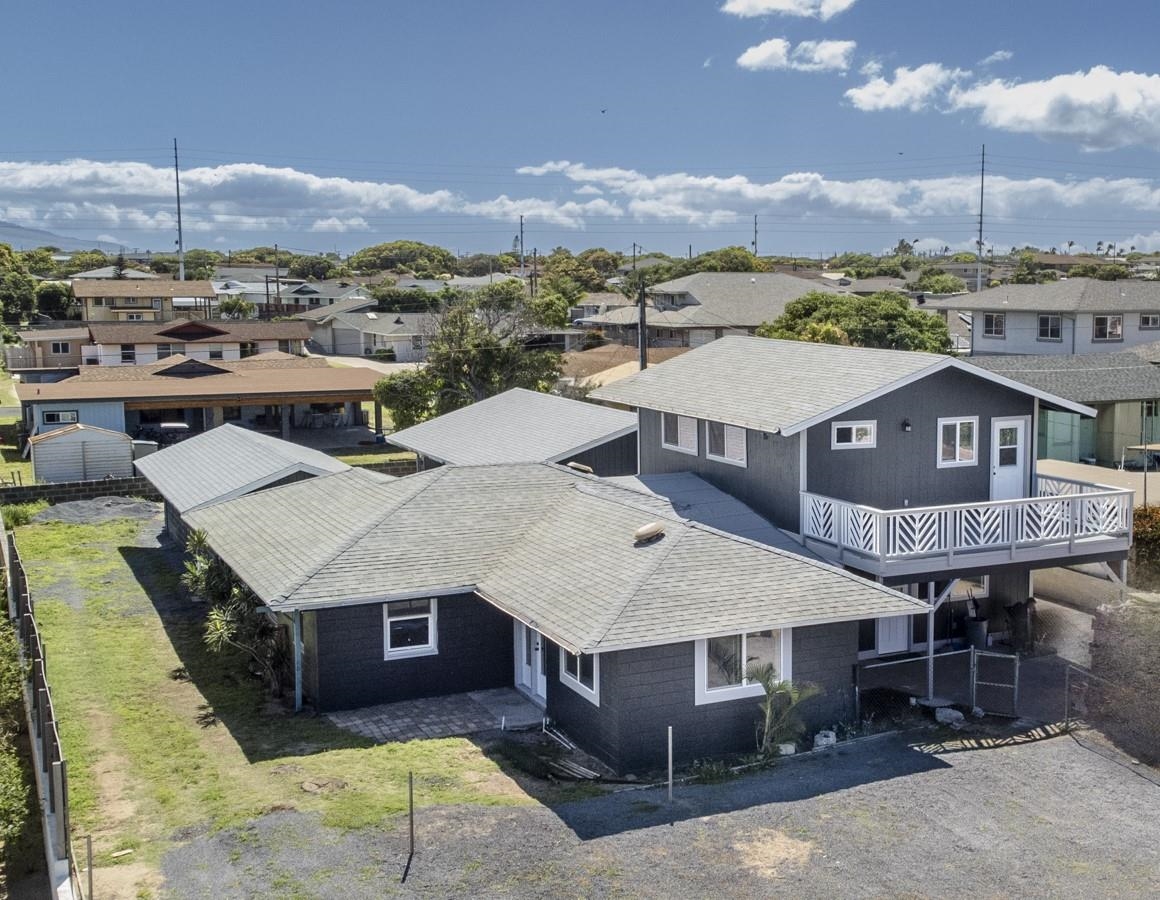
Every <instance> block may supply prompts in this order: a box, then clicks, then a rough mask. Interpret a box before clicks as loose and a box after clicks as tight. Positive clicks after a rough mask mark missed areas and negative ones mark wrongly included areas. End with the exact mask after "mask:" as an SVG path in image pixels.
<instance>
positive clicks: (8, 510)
mask: <svg viewBox="0 0 1160 900" xmlns="http://www.w3.org/2000/svg"><path fill="white" fill-rule="evenodd" d="M47 507H48V501H47V500H31V501H29V502H28V503H9V504H8V505H6V506H3V507H0V511H2V512H3V515H4V527H5V528H7V529H9V530H11V529H13V528H17V527H19V526H21V525H27V524H28V523H29V522H31V521H32V517H33V516H35V515H36V514H37V513H38V512H40V511H41V510H42V509H46V508H47Z"/></svg>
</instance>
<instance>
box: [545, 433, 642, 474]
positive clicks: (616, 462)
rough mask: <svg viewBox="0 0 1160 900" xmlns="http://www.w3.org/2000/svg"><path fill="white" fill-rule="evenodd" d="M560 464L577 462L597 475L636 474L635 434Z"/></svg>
mask: <svg viewBox="0 0 1160 900" xmlns="http://www.w3.org/2000/svg"><path fill="white" fill-rule="evenodd" d="M561 462H565V463H568V462H578V463H581V464H583V465H585V466H589V467H590V468H591V469H592V471H593V472H595V473H596V474H597V475H603V476H608V477H611V476H613V475H635V474H636V433H635V432H634V433H633V434H626V435H624V436H623V437H618V438H616V440H612V441H608V442H607V443H605V444H601V445H600V446H599V447H593V448H592V449H591V450H585V451H584V452H583V453H578V454H576V455H575V456H569V457H568V458H567V459H564V460H561Z"/></svg>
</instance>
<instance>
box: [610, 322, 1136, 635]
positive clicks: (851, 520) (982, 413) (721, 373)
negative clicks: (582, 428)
mask: <svg viewBox="0 0 1160 900" xmlns="http://www.w3.org/2000/svg"><path fill="white" fill-rule="evenodd" d="M592 396H593V397H594V398H596V399H599V400H604V401H608V402H613V403H618V404H623V405H626V406H630V407H635V408H637V409H638V410H639V427H638V441H639V448H640V451H639V452H640V472H641V474H642V475H648V474H651V473H658V472H678V471H690V472H695V473H697V474H698V475H700V476H701V477H702V478H704V479H705V480H706V481H709V482H711V483H712V484H713V485H714V486H716V487H717V488H719V489H721V490H724V491H727V492H728V493H730V494H733V495H734V496H736V497H737V498H738V499H740V500H742V501H744V502H745V503H746V504H748V505H749V506H750V507H752V508H753V509H755V510H756V511H758V512H759V513H761V514H762V515H764V516H766V517H767V518H768V519H770V520H771V521H772V522H773V523H774V524H776V525H778V526H779V527H781V528H783V529H785V530H787V531H789V532H791V533H793V534H795V535H796V536H797V538H798V540H799V541H800V542H801V543H802V544H803V545H804V546H805V547H806V548H808V549H809V550H811V551H813V552H815V553H817V554H819V555H820V556H822V557H824V558H826V559H828V560H830V561H832V562H834V563H836V564H839V565H842V566H845V567H846V568H848V569H851V570H853V571H856V572H858V573H860V574H862V575H864V576H866V577H868V578H872V579H875V580H877V581H880V582H883V583H886V584H889V585H891V586H895V587H899V588H902V589H906V590H908V591H910V592H911V593H912V594H914V595H915V596H918V597H920V598H922V599H925V600H927V601H929V602H930V604H931V606H932V607H933V608H936V609H938V613H939V614H938V615H937V616H935V615H934V614H933V610H932V615H931V622H930V623H925V622H920V621H915V622H914V623H906V622H898V623H878V624H875V623H870V626H869V627H868V629H867V630H866V631H865V632H864V633H863V634H861V635H860V637H859V647H860V651H861V652H862V653H863V654H864V655H873V654H883V653H888V652H902V651H907V650H914V649H918V648H919V647H921V646H924V645H925V644H926V634H927V631H928V624H929V625H930V626H932V627H933V629H934V636H935V641H936V643H937V642H938V641H947V640H950V639H951V637H952V632H954V631H956V630H958V631H960V632H961V631H962V630H963V628H964V625H963V619H964V618H965V616H966V608H965V607H964V606H963V605H962V604H961V603H959V604H957V605H956V601H959V600H965V599H967V595H968V594H970V595H971V596H972V598H973V599H974V600H975V601H976V602H977V603H978V604H979V608H978V609H976V610H975V611H976V612H979V613H981V614H982V615H985V616H988V617H989V619H990V624H989V627H990V630H991V631H992V632H1003V631H1005V630H1007V625H1006V621H1005V616H1004V614H1003V610H1004V609H1005V608H1006V607H1009V606H1011V605H1013V604H1015V603H1019V602H1022V601H1025V600H1026V599H1027V598H1028V597H1029V596H1030V592H1031V573H1032V572H1033V570H1035V569H1037V568H1044V567H1050V566H1058V565H1062V564H1071V563H1078V562H1096V563H1105V564H1118V565H1119V567H1118V568H1117V569H1116V570H1115V571H1114V572H1113V574H1115V575H1116V576H1117V577H1122V574H1123V573H1122V564H1123V561H1124V560H1125V559H1126V554H1127V551H1128V548H1129V546H1130V544H1131V527H1132V492H1131V491H1123V490H1117V489H1110V488H1105V487H1102V486H1100V485H1096V484H1086V483H1080V482H1075V481H1065V480H1062V479H1057V478H1045V477H1040V476H1039V475H1038V473H1037V472H1036V457H1037V453H1036V447H1035V442H1036V428H1035V423H1036V421H1037V419H1038V412H1039V410H1040V409H1044V408H1047V409H1055V410H1060V411H1065V412H1070V413H1076V414H1078V415H1081V416H1092V415H1094V413H1095V410H1093V409H1091V408H1090V407H1087V406H1084V405H1082V404H1078V403H1074V402H1072V401H1069V400H1066V399H1064V398H1062V397H1058V396H1055V395H1053V394H1050V393H1048V392H1046V391H1043V390H1039V389H1036V388H1033V387H1030V386H1027V385H1024V384H1022V383H1019V382H1017V381H1014V380H1011V379H1009V378H1006V377H1004V376H1002V375H999V374H997V373H994V372H989V371H986V370H984V369H980V368H978V367H976V366H971V365H970V364H969V363H966V362H963V361H961V360H959V359H956V358H954V357H951V356H941V355H935V354H927V353H909V352H902V351H892V350H871V349H863V348H855V347H841V346H831V345H826V344H811V343H804V342H796V341H774V340H766V339H763V338H752V337H728V338H723V339H721V340H719V341H715V342H713V343H712V344H709V345H707V346H704V347H700V348H697V349H696V350H693V351H691V352H689V353H686V354H684V355H682V356H680V357H677V358H676V359H673V360H670V361H668V362H665V363H663V364H661V365H659V366H655V367H653V368H650V369H647V370H645V371H644V372H641V373H639V374H637V375H634V376H631V377H629V378H626V379H624V380H623V381H618V382H615V383H613V384H610V385H606V386H604V387H601V388H599V389H597V390H596V391H594V392H593V395H592Z"/></svg>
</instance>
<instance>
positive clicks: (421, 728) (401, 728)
mask: <svg viewBox="0 0 1160 900" xmlns="http://www.w3.org/2000/svg"><path fill="white" fill-rule="evenodd" d="M543 715H544V714H543V711H542V710H541V709H540V708H539V707H537V706H535V705H534V704H533V703H531V702H530V701H528V700H526V699H524V697H523V696H521V695H520V694H519V693H518V692H517V691H515V690H512V689H511V688H498V689H496V690H489V691H473V692H471V693H470V694H451V695H450V696H447V697H428V698H426V699H423V700H404V701H402V702H399V703H382V704H379V705H378V706H364V707H363V708H361V709H352V710H344V711H342V712H333V713H327V714H326V718H327V719H329V720H330V721H331V722H333V723H334V724H335V725H337V726H338V727H339V728H345V729H346V730H347V731H353V732H354V733H355V734H359V735H362V736H363V737H366V738H370V739H371V740H373V741H379V742H380V743H387V742H390V741H411V740H422V739H423V738H440V737H452V736H454V735H462V734H474V733H475V732H478V731H492V730H498V729H499V728H500V726H501V725H504V726H506V727H507V728H528V727H531V726H533V725H539V724H540V722H541V721H542V719H543Z"/></svg>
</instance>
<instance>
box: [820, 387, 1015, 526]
mask: <svg viewBox="0 0 1160 900" xmlns="http://www.w3.org/2000/svg"><path fill="white" fill-rule="evenodd" d="M1034 404H1035V401H1034V399H1033V398H1031V397H1029V396H1027V395H1025V394H1021V393H1019V392H1018V391H1013V390H1011V389H1010V388H1005V387H1002V386H1000V385H996V384H994V383H992V382H989V381H985V380H983V379H981V378H977V377H975V376H972V375H970V374H968V373H966V372H959V371H957V370H944V371H942V372H938V373H936V374H934V375H931V376H930V377H928V378H924V379H922V380H921V381H917V382H915V383H914V384H911V385H908V386H906V387H904V388H900V389H898V390H896V391H892V392H891V393H889V394H887V395H886V396H884V397H879V398H878V399H877V400H872V401H870V402H869V403H865V404H863V405H862V406H859V407H856V408H855V409H852V410H850V411H848V412H845V413H842V414H841V415H840V416H835V417H834V418H833V419H830V420H828V421H826V422H821V423H819V424H818V425H815V426H814V427H812V428H810V429H809V431H808V444H807V458H806V468H807V472H808V478H807V482H806V485H807V490H809V491H810V492H811V493H814V494H823V495H825V496H827V497H837V498H839V499H842V500H849V501H851V502H854V503H861V504H865V505H867V506H875V507H878V508H879V509H898V508H901V507H903V506H905V505H910V506H937V505H941V504H947V503H968V502H972V501H979V500H989V499H990V497H991V465H990V463H991V419H992V418H1003V417H1008V416H1032V414H1033V412H1034ZM955 416H964V417H965V416H978V417H979V441H978V454H979V461H978V464H977V465H974V466H961V467H957V468H949V469H940V468H938V465H937V456H936V453H937V450H938V441H939V435H938V420H939V419H940V418H949V417H955ZM863 419H873V420H875V421H877V423H878V445H877V446H876V447H873V448H870V449H850V450H831V449H830V425H831V423H832V422H834V421H842V422H846V421H857V420H863ZM904 419H909V420H910V423H911V427H912V429H913V430H912V431H909V432H905V431H903V430H902V421H903V420H904ZM1029 428H1030V429H1034V428H1035V421H1034V418H1032V420H1031V423H1030V427H1029ZM1033 434H1034V431H1033V430H1029V431H1028V433H1027V453H1028V458H1029V459H1030V454H1031V440H1032V437H1033ZM1032 468H1033V463H1032Z"/></svg>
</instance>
